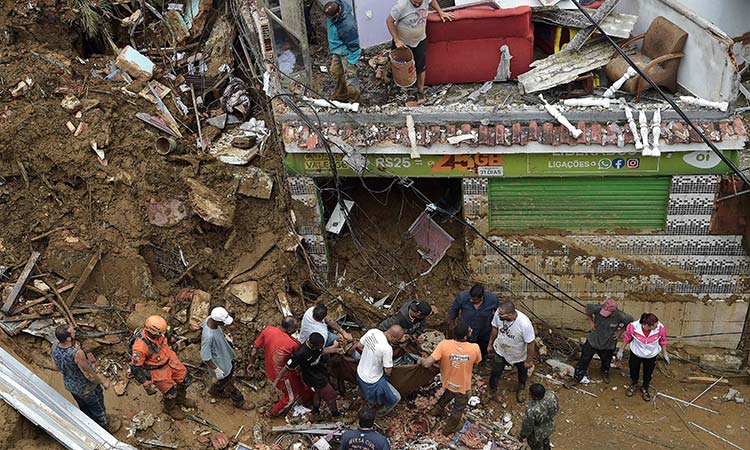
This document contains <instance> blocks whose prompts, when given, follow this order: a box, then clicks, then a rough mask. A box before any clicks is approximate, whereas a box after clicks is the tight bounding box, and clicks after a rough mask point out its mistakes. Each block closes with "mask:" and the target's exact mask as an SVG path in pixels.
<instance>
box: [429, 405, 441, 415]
mask: <svg viewBox="0 0 750 450" xmlns="http://www.w3.org/2000/svg"><path fill="white" fill-rule="evenodd" d="M427 414H429V415H431V416H432V417H443V416H444V415H445V409H444V408H443V407H441V406H440V405H435V406H433V407H432V408H431V409H430V410H429V411H427Z"/></svg>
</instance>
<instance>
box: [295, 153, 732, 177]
mask: <svg viewBox="0 0 750 450" xmlns="http://www.w3.org/2000/svg"><path fill="white" fill-rule="evenodd" d="M724 155H726V156H727V157H728V158H729V159H731V160H732V161H734V162H735V163H737V162H738V161H739V151H737V150H727V151H724ZM342 157H343V155H340V154H336V155H334V159H335V161H336V168H337V169H338V173H339V175H341V176H345V177H346V176H357V174H356V173H355V172H354V171H353V170H352V169H351V168H349V167H348V166H346V165H345V164H344V163H343V162H342ZM367 159H368V161H369V166H368V167H369V171H368V172H366V173H365V174H363V175H364V176H388V175H399V176H405V177H549V176H562V177H565V176H639V175H640V176H644V175H677V174H684V175H698V174H711V173H724V172H729V168H728V167H727V166H726V165H725V164H724V163H723V162H721V160H720V159H719V157H718V156H716V155H715V154H713V153H712V152H709V151H697V152H689V153H682V152H679V153H678V152H673V153H663V154H662V156H660V157H658V158H654V157H643V156H641V155H640V154H637V153H622V154H614V155H613V154H607V155H592V154H562V153H561V154H556V153H541V154H520V153H519V154H504V155H501V154H473V155H424V156H422V157H421V158H416V159H412V158H411V157H409V155H382V154H378V155H374V154H370V155H367ZM285 162H286V167H287V170H288V172H289V173H291V174H296V175H306V176H331V167H330V160H329V158H328V155H326V154H320V153H289V154H287V155H286V160H285Z"/></svg>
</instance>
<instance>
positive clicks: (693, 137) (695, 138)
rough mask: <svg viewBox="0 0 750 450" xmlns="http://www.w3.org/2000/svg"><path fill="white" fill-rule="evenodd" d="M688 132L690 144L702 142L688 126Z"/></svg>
mask: <svg viewBox="0 0 750 450" xmlns="http://www.w3.org/2000/svg"><path fill="white" fill-rule="evenodd" d="M688 132H689V133H690V142H703V140H702V139H701V137H700V135H698V133H697V132H696V131H695V130H694V129H693V127H691V126H689V125H688Z"/></svg>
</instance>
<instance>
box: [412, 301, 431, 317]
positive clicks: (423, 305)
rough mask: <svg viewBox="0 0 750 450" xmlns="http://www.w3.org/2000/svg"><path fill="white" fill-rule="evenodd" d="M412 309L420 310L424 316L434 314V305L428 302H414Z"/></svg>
mask: <svg viewBox="0 0 750 450" xmlns="http://www.w3.org/2000/svg"><path fill="white" fill-rule="evenodd" d="M410 309H411V310H412V311H414V312H418V313H419V314H421V315H423V316H429V315H430V314H432V306H430V304H429V303H427V302H416V301H415V302H414V303H412V304H411V307H410Z"/></svg>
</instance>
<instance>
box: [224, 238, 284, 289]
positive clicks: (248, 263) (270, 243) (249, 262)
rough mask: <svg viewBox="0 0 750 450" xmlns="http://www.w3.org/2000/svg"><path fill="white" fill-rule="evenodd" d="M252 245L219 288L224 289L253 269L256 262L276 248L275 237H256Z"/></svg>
mask: <svg viewBox="0 0 750 450" xmlns="http://www.w3.org/2000/svg"><path fill="white" fill-rule="evenodd" d="M253 243H254V244H255V245H254V247H253V250H252V251H250V252H248V253H245V254H244V255H242V257H241V258H240V260H239V261H238V262H237V264H236V265H235V267H234V270H232V272H231V273H230V274H229V276H228V277H227V279H226V280H224V282H223V283H222V284H221V287H226V285H228V284H229V283H231V282H232V280H234V279H235V278H237V277H238V276H239V275H242V274H243V273H245V272H247V271H248V270H250V269H252V268H253V267H255V265H256V264H258V261H260V260H261V259H263V257H264V256H266V253H268V252H270V251H271V249H272V248H274V247H275V246H276V236H275V235H274V233H271V232H266V233H264V234H262V235H260V236H258V237H256V238H255V239H254V242H253Z"/></svg>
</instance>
